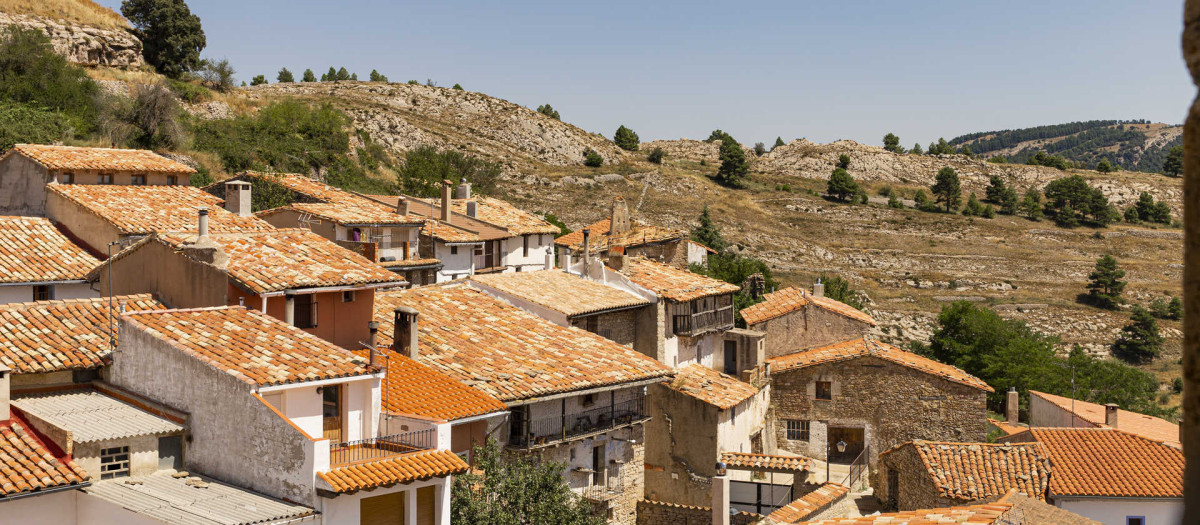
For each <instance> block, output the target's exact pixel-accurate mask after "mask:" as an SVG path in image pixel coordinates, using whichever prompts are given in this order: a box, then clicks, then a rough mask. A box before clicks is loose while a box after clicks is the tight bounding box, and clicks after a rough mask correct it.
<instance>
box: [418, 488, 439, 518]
mask: <svg viewBox="0 0 1200 525" xmlns="http://www.w3.org/2000/svg"><path fill="white" fill-rule="evenodd" d="M434 496H435V493H434V488H433V487H421V488H419V489H417V525H433V524H434V518H435V517H436V516H437V503H436V501H435V498H434Z"/></svg>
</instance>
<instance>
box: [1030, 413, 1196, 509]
mask: <svg viewBox="0 0 1200 525" xmlns="http://www.w3.org/2000/svg"><path fill="white" fill-rule="evenodd" d="M1029 432H1030V433H1031V434H1032V435H1033V437H1034V439H1036V440H1037V441H1038V442H1039V443H1042V444H1043V445H1045V447H1046V450H1048V451H1049V453H1050V464H1051V465H1052V466H1053V468H1054V471H1053V472H1052V473H1051V475H1050V493H1051V496H1100V497H1144V498H1181V497H1183V451H1182V450H1179V449H1178V448H1175V447H1172V446H1170V445H1166V444H1163V443H1160V442H1158V441H1153V440H1150V439H1146V438H1144V437H1141V436H1138V435H1134V434H1131V433H1128V432H1123V431H1120V430H1114V429H1111V428H1038V427H1035V428H1031V429H1029Z"/></svg>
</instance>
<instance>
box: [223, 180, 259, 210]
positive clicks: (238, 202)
mask: <svg viewBox="0 0 1200 525" xmlns="http://www.w3.org/2000/svg"><path fill="white" fill-rule="evenodd" d="M251 208H252V207H251V204H250V183H249V182H244V181H240V180H231V181H229V182H226V183H225V209H226V210H229V213H232V214H234V215H237V216H238V217H249V216H251V215H253V214H254V212H253V211H252V209H251Z"/></svg>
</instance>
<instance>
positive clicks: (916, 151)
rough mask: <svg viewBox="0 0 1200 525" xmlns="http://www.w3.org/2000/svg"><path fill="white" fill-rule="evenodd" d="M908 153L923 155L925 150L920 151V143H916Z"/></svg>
mask: <svg viewBox="0 0 1200 525" xmlns="http://www.w3.org/2000/svg"><path fill="white" fill-rule="evenodd" d="M908 152H909V153H912V154H913V155H924V154H925V150H922V149H921V143H920V142H918V143H916V144H913V147H912V149H910V150H908Z"/></svg>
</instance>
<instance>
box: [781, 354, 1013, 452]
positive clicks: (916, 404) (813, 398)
mask: <svg viewBox="0 0 1200 525" xmlns="http://www.w3.org/2000/svg"><path fill="white" fill-rule="evenodd" d="M765 374H766V376H767V377H768V378H769V380H770V383H771V427H772V429H773V431H774V433H775V442H776V445H777V446H778V447H779V449H782V450H786V451H788V452H791V453H795V454H799V455H802V456H806V457H811V458H816V459H821V460H826V459H829V460H831V461H834V462H850V461H853V460H855V459H856V458H858V457H859V454H862V453H863V452H864V451H865V452H866V458H867V459H869V460H870V463H871V465H872V466H873V465H875V462H876V455H877V454H878V452H877V451H882V450H887V449H889V448H891V447H893V446H895V445H898V444H900V443H903V442H906V441H912V440H916V439H924V440H931V441H954V442H962V441H973V442H975V441H983V439H984V437H985V431H986V430H985V429H986V423H985V414H986V406H985V402H986V397H987V394H988V392H991V391H992V389H991V387H989V386H988V385H987V383H984V382H983V381H982V380H981V379H979V378H977V377H974V376H972V375H970V374H967V373H966V372H963V371H962V370H959V369H957V368H955V367H952V366H950V365H946V364H943V363H939V362H937V361H934V360H932V359H928V358H925V357H921V356H919V355H916V354H913V353H911V352H906V351H904V350H901V349H899V348H896V347H894V346H891V345H888V344H885V343H880V342H878V341H872V340H868V339H856V340H853V341H846V342H843V343H837V344H833V345H829V346H822V347H817V348H813V349H809V350H804V351H801V352H796V353H793V354H789V355H785V356H781V357H773V358H770V359H767V360H766V366H765ZM839 441H841V442H845V443H846V444H847V446H846V448H845V451H844V452H842V453H838V452H837V449H836V448H835V447H834V446H833V445H834V444H836V443H837V442H839ZM828 451H834V452H832V453H828Z"/></svg>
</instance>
